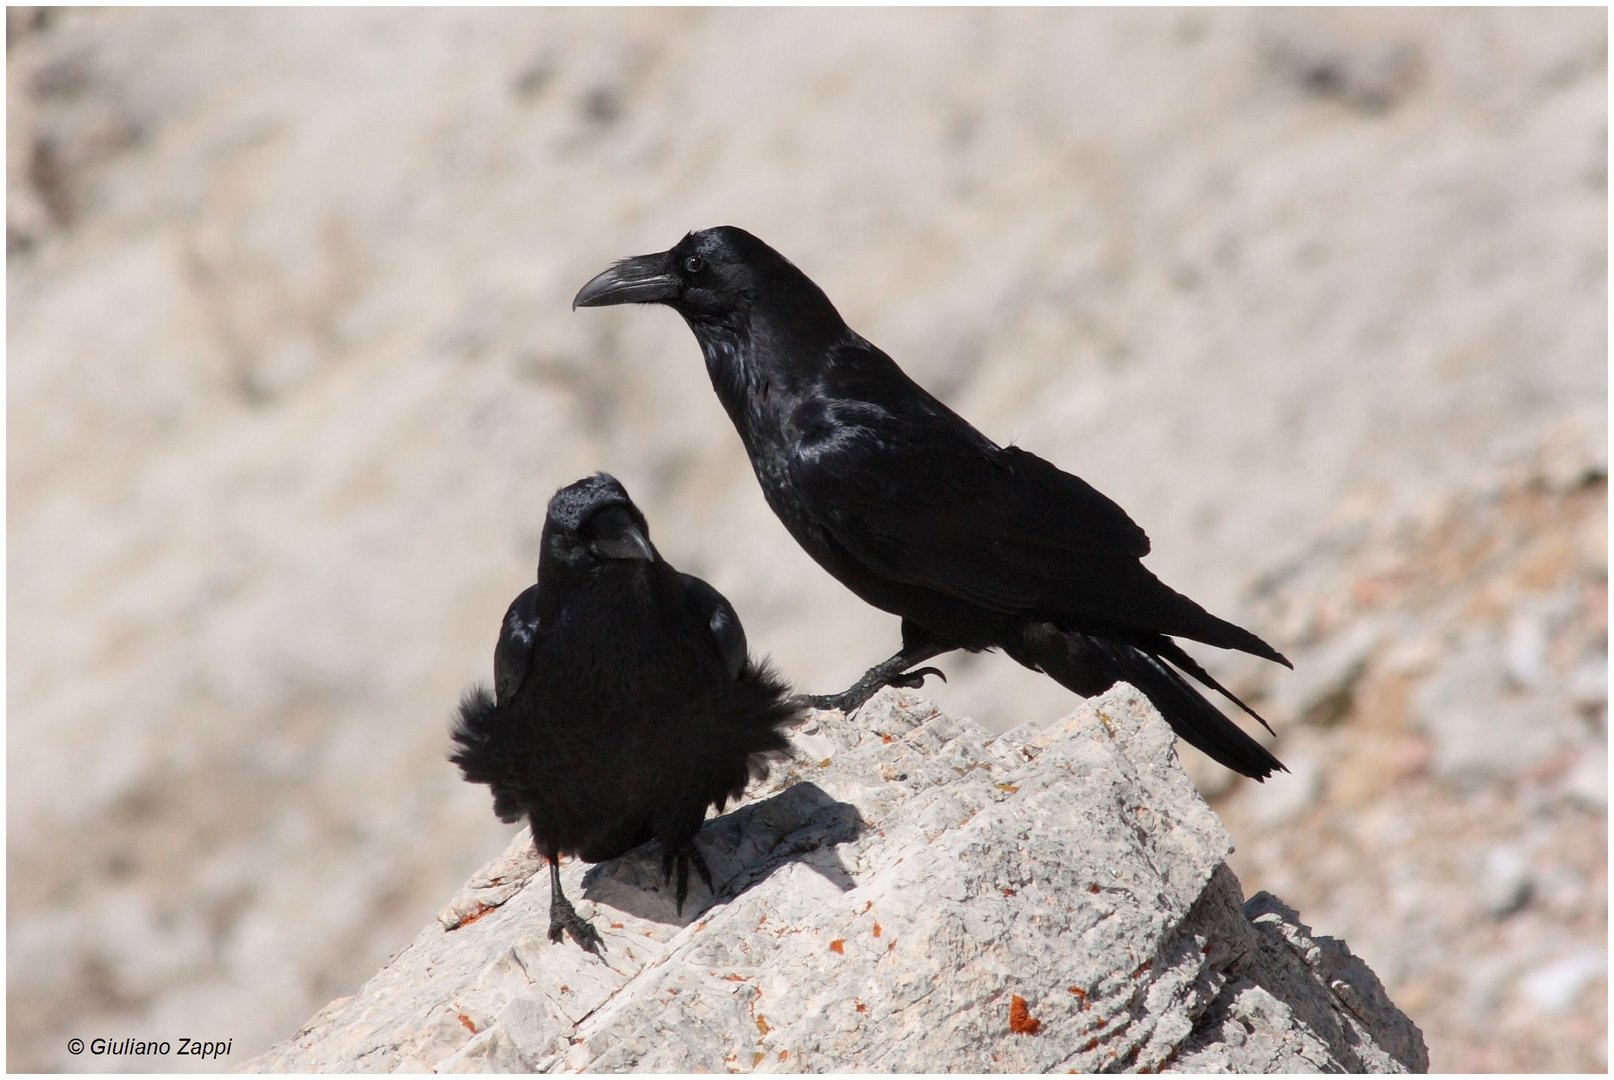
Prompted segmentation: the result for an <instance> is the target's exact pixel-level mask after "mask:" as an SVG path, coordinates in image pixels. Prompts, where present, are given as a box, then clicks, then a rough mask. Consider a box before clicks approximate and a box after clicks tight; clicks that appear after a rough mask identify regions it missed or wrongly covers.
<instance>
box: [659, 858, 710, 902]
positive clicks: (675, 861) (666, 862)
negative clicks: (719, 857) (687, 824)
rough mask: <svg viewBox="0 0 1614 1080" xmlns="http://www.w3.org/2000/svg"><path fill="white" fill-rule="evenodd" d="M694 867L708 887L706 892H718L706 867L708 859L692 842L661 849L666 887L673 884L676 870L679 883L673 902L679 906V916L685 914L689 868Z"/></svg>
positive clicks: (662, 874)
mask: <svg viewBox="0 0 1614 1080" xmlns="http://www.w3.org/2000/svg"><path fill="white" fill-rule="evenodd" d="M691 866H693V867H694V868H695V872H696V873H697V874H699V875H700V878H701V881H702V882H703V883H705V885H706V891H707V892H710V893H715V892H717V887H716V886H715V885H713V884H712V871H711V870H710V869H709V868H708V867H707V865H706V857H705V856H704V855H702V854H701V849H700V848H698V847H696V846H695V841H693V840H691V841H689V842H688V843H686V844H683V845H682V846H680V847H668V846H666V845H665V844H664V845H662V849H661V884H662V885H663V886H666V885H668V884H671V883H672V880H673V871H674V870H676V871H677V872H678V874H677V883H676V885H675V886H674V888H673V902H674V904H676V905H677V908H678V914H680V915H682V914H683V913H684V901H685V900H686V899H687V898H688V897H689V868H690V867H691Z"/></svg>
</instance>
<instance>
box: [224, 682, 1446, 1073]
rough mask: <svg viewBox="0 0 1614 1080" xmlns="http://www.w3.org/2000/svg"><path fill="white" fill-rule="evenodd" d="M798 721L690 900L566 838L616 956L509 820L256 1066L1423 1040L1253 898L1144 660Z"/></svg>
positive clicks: (780, 1066) (1347, 969) (505, 1066)
mask: <svg viewBox="0 0 1614 1080" xmlns="http://www.w3.org/2000/svg"><path fill="white" fill-rule="evenodd" d="M794 742H795V758H794V760H792V761H791V762H790V763H789V764H788V765H786V766H783V767H781V768H779V769H776V770H775V773H774V775H773V776H772V777H771V778H770V779H769V780H768V781H767V782H766V783H764V784H761V785H759V786H758V787H757V788H756V789H754V790H753V791H752V792H751V793H750V797H749V799H748V801H747V802H746V803H745V804H744V805H742V806H741V807H739V808H738V809H736V810H734V811H732V812H730V813H729V814H727V815H724V816H723V817H720V818H717V819H714V820H712V821H709V822H708V823H707V825H706V827H705V828H704V829H703V830H702V832H701V834H700V836H699V838H698V841H697V842H698V843H699V844H700V845H701V847H702V849H703V851H704V852H705V854H706V858H707V861H708V862H709V863H710V865H711V868H712V871H713V874H714V876H715V877H716V879H717V881H718V895H717V896H715V897H714V896H711V895H709V894H707V893H706V891H705V890H704V889H698V890H697V891H696V893H695V894H693V895H692V896H691V897H690V903H689V905H688V906H686V910H685V914H684V916H683V917H682V918H680V917H678V916H676V915H675V914H674V911H673V904H672V899H671V897H670V896H669V895H668V893H667V892H666V891H665V890H664V889H663V888H662V886H661V883H660V876H659V872H658V852H657V850H656V848H655V846H654V845H653V844H652V845H647V846H645V847H643V848H640V849H637V850H636V851H634V852H632V853H630V854H628V855H627V856H624V857H622V858H620V859H617V860H614V861H611V862H607V863H602V864H599V865H597V866H585V865H583V864H580V863H577V862H571V863H569V864H568V865H566V866H565V867H563V870H562V875H561V876H562V879H563V882H564V885H565V887H566V890H567V893H568V895H571V896H573V897H574V898H577V899H579V900H580V901H581V902H580V903H579V911H580V912H581V913H582V914H583V915H584V916H585V917H586V918H590V919H592V920H593V922H594V924H595V926H596V928H598V929H599V931H600V932H601V934H602V935H603V936H604V939H605V942H606V946H607V949H608V950H609V951H608V952H607V954H606V957H605V960H604V962H601V961H599V960H596V959H594V958H592V957H590V956H588V955H587V954H585V953H584V952H583V951H582V950H580V949H577V948H575V947H573V946H571V945H569V944H563V945H553V944H551V943H550V942H549V941H548V940H547V939H546V937H545V929H546V927H547V925H548V923H547V915H546V913H547V910H548V903H549V891H548V888H547V882H546V880H545V878H546V875H544V874H543V873H542V869H543V864H542V863H541V862H540V861H539V860H538V859H536V858H535V857H534V855H533V853H532V848H531V842H530V838H529V836H528V834H527V832H526V831H525V830H523V831H522V832H521V833H519V834H518V835H517V836H516V837H515V839H514V840H512V841H511V843H510V846H509V847H508V849H507V850H506V851H505V853H504V854H503V855H502V856H501V857H500V858H498V859H496V860H494V861H493V862H491V863H489V864H488V865H487V866H485V867H484V868H483V869H482V870H481V871H480V872H478V873H477V874H476V875H475V876H474V877H473V878H472V879H471V880H470V881H469V882H468V883H467V884H466V886H465V887H464V889H462V890H461V892H460V893H459V895H457V896H456V897H455V898H454V899H453V900H452V901H451V902H450V903H449V905H448V906H447V907H446V908H445V909H444V910H443V912H442V913H441V914H440V915H439V916H438V919H437V921H436V922H435V923H433V924H431V925H429V926H427V927H426V928H425V929H424V930H422V931H421V932H420V933H419V934H418V935H417V936H416V937H415V939H414V940H413V941H412V942H411V943H410V944H409V945H408V946H407V947H406V948H404V949H403V951H402V952H400V953H399V954H398V955H397V956H396V957H394V958H393V960H392V961H391V962H390V963H388V964H387V965H386V967H384V968H383V969H382V970H381V971H380V972H379V973H378V974H377V975H376V976H375V977H374V978H372V979H371V980H370V981H369V982H368V983H366V984H365V985H364V987H363V988H362V989H361V990H360V991H359V992H358V993H357V994H355V995H353V996H352V997H347V998H341V999H339V1000H337V1001H334V1002H332V1003H331V1004H329V1005H328V1006H326V1007H325V1008H324V1009H323V1010H322V1011H321V1012H320V1013H319V1014H318V1015H316V1016H315V1017H314V1018H313V1019H312V1020H310V1021H309V1022H308V1023H307V1024H306V1025H305V1026H304V1027H303V1028H302V1030H300V1031H299V1032H297V1034H296V1035H295V1036H293V1037H292V1038H291V1039H289V1040H287V1041H285V1042H283V1043H280V1044H279V1045H277V1046H275V1047H274V1048H272V1049H271V1050H270V1051H269V1052H267V1053H266V1054H264V1055H262V1056H260V1057H258V1058H255V1059H253V1060H251V1061H249V1062H247V1063H245V1065H244V1068H246V1069H248V1070H256V1071H389V1070H407V1071H419V1070H426V1069H432V1070H436V1071H439V1072H474V1071H513V1070H534V1069H536V1070H546V1071H580V1070H585V1069H586V1070H609V1071H620V1070H629V1069H634V1070H654V1071H678V1072H689V1071H717V1070H719V1069H726V1070H728V1071H770V1072H786V1071H791V1072H793V1071H815V1072H823V1071H900V1072H907V1071H944V1070H964V1071H994V1072H995V1071H1011V1072H1042V1071H1062V1070H1067V1069H1074V1070H1079V1071H1083V1072H1088V1071H1102V1070H1138V1071H1142V1070H1148V1071H1156V1070H1182V1071H1192V1072H1214V1071H1240V1072H1243V1071H1264V1072H1279V1071H1286V1072H1287V1071H1315V1070H1319V1069H1326V1070H1337V1069H1345V1070H1349V1071H1353V1072H1356V1071H1374V1072H1404V1071H1417V1070H1422V1069H1425V1068H1427V1064H1428V1056H1427V1051H1426V1050H1425V1047H1424V1042H1423V1037H1422V1035H1421V1034H1420V1033H1419V1031H1418V1029H1417V1027H1416V1026H1414V1024H1413V1023H1412V1021H1411V1020H1409V1019H1408V1018H1407V1017H1406V1016H1405V1015H1404V1014H1403V1013H1401V1011H1400V1010H1399V1009H1397V1008H1396V1007H1395V1005H1394V1004H1393V1003H1391V1002H1390V1001H1389V999H1388V998H1387V997H1386V995H1385V992H1384V989H1383V987H1382V985H1381V984H1380V982H1379V980H1378V978H1377V977H1376V976H1374V974H1373V973H1372V972H1371V971H1369V970H1368V969H1367V967H1366V966H1365V965H1364V964H1363V963H1362V962H1361V961H1360V960H1358V959H1357V958H1356V957H1354V956H1353V955H1352V954H1351V953H1350V951H1349V950H1348V949H1347V948H1346V947H1345V945H1344V943H1343V942H1340V941H1337V940H1334V939H1331V938H1327V937H1323V936H1320V935H1317V934H1314V933H1313V931H1312V930H1311V929H1310V928H1309V927H1307V926H1306V925H1305V924H1304V923H1302V922H1301V921H1300V919H1299V917H1298V916H1297V914H1296V913H1295V912H1294V911H1293V910H1291V909H1290V908H1289V907H1287V906H1286V905H1285V904H1284V903H1283V902H1282V901H1280V900H1278V899H1277V898H1275V897H1272V896H1270V895H1267V894H1265V893H1261V894H1257V895H1256V896H1255V897H1253V898H1251V899H1250V900H1248V901H1245V900H1244V898H1243V896H1242V893H1241V890H1240V888H1239V883H1238V880H1237V879H1236V878H1235V877H1234V875H1233V873H1232V871H1231V870H1229V869H1228V868H1227V866H1226V865H1225V863H1224V859H1225V858H1226V856H1227V855H1228V853H1229V852H1230V851H1231V850H1232V843H1231V840H1230V838H1229V837H1228V834H1227V832H1226V831H1225V830H1224V829H1223V827H1222V824H1221V822H1220V821H1219V820H1218V819H1217V817H1216V815H1215V814H1214V813H1213V812H1212V811H1211V809H1210V808H1209V807H1208V806H1207V805H1206V804H1205V802H1204V800H1203V799H1202V798H1201V797H1200V795H1199V793H1198V792H1197V790H1196V789H1195V788H1194V786H1193V785H1192V783H1191V782H1190V781H1189V779H1188V777H1187V775H1186V774H1185V773H1184V772H1183V771H1182V768H1181V767H1180V765H1179V764H1178V762H1177V758H1176V754H1175V751H1174V748H1173V739H1172V735H1171V732H1170V729H1169V728H1167V726H1166V725H1165V723H1164V722H1163V721H1162V720H1161V719H1160V717H1159V715H1158V714H1157V713H1156V712H1155V711H1154V710H1153V708H1152V707H1151V706H1150V705H1149V704H1148V702H1147V701H1146V700H1145V699H1144V698H1143V697H1142V696H1141V695H1139V694H1138V693H1137V691H1135V690H1134V689H1132V688H1131V687H1129V686H1126V685H1124V684H1123V685H1118V686H1116V687H1115V688H1113V689H1112V690H1111V691H1109V692H1108V693H1107V694H1104V695H1103V696H1101V697H1097V698H1094V699H1092V700H1091V701H1089V702H1087V703H1086V704H1084V705H1083V706H1081V707H1080V708H1078V709H1077V710H1076V711H1075V712H1073V713H1072V714H1070V715H1069V716H1068V717H1066V718H1065V719H1064V720H1061V721H1059V722H1057V723H1054V724H1052V725H1050V726H1048V727H1047V728H1045V729H1043V730H1041V731H1038V730H1036V729H1035V727H1034V726H1032V725H1027V726H1025V727H1021V728H1016V729H1014V730H1012V731H1009V732H1007V733H1005V734H1002V735H999V736H996V737H993V736H991V735H989V734H988V733H987V732H986V731H985V730H984V729H982V728H981V727H979V726H977V725H976V724H975V723H973V722H972V721H968V720H960V719H955V718H953V717H951V716H948V715H945V714H942V713H940V712H938V711H937V710H936V709H935V707H934V706H933V705H931V704H929V703H928V702H926V701H925V700H923V699H921V698H918V697H916V696H914V695H909V694H899V693H895V692H892V691H886V692H884V693H883V694H882V695H880V696H879V697H877V698H876V699H874V700H873V701H872V702H871V703H870V704H869V705H868V706H867V707H866V708H865V709H864V711H863V712H862V713H861V714H859V715H858V716H856V717H854V718H852V719H850V720H848V719H847V718H845V717H843V716H842V715H841V714H840V713H836V712H819V713H814V714H813V715H812V717H811V719H810V720H809V721H808V723H807V725H806V727H805V728H804V729H802V730H801V731H799V732H798V733H797V734H796V737H795V740H794ZM1287 779H1288V778H1286V777H1283V776H1280V777H1278V778H1277V779H1276V780H1275V781H1274V782H1276V783H1284V782H1286V780H1287Z"/></svg>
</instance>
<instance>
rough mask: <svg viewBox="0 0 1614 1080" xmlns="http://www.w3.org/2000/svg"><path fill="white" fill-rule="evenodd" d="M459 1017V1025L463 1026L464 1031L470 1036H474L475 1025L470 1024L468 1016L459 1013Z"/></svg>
mask: <svg viewBox="0 0 1614 1080" xmlns="http://www.w3.org/2000/svg"><path fill="white" fill-rule="evenodd" d="M459 1016H460V1023H461V1024H464V1025H465V1030H466V1031H469V1032H470V1033H471V1034H472V1035H475V1034H476V1025H475V1024H473V1023H472V1022H471V1018H470V1017H469V1016H466V1015H465V1014H464V1013H460V1014H459Z"/></svg>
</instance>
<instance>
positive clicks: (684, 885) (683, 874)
mask: <svg viewBox="0 0 1614 1080" xmlns="http://www.w3.org/2000/svg"><path fill="white" fill-rule="evenodd" d="M688 895H689V856H688V855H686V854H684V853H683V852H679V853H678V888H677V889H675V890H674V891H673V902H674V904H675V905H676V906H677V911H678V914H680V915H682V914H683V913H684V898H685V897H686V896H688Z"/></svg>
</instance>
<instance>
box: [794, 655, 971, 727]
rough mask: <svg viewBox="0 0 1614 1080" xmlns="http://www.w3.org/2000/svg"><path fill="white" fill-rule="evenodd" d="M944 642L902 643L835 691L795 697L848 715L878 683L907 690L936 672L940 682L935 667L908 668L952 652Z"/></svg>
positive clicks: (876, 687)
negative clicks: (897, 651)
mask: <svg viewBox="0 0 1614 1080" xmlns="http://www.w3.org/2000/svg"><path fill="white" fill-rule="evenodd" d="M952 651H953V650H952V647H951V646H947V645H934V644H931V643H929V642H926V643H924V644H916V645H904V646H903V647H902V651H901V652H899V653H897V654H896V655H895V656H893V657H891V659H889V660H887V661H885V662H884V663H881V664H876V665H874V666H873V667H871V668H870V669H869V670H868V671H867V672H865V673H864V675H863V677H862V678H861V679H859V680H858V681H857V682H855V683H853V684H852V685H851V686H850V687H848V688H847V689H846V690H843V691H841V692H840V693H839V694H801V695H798V696H797V698H796V699H795V700H796V701H799V702H800V703H802V704H804V705H806V706H807V707H808V708H812V709H839V710H841V711H842V712H844V713H847V714H848V715H850V714H851V713H854V712H856V711H857V710H859V709H861V708H862V707H863V703H864V702H865V701H868V700H869V698H871V697H873V696H874V695H875V694H876V693H877V692H878V691H879V690H880V688H881V687H885V686H901V687H904V688H906V689H909V690H917V689H919V687H921V686H923V685H925V677H926V676H929V675H940V676H941V680H942V681H943V682H946V681H947V676H946V675H942V673H941V671H940V670H939V669H937V668H933V667H927V668H919V669H918V670H917V671H909V670H908V669H909V668H911V667H913V665H915V664H918V663H921V662H923V661H925V660H929V659H930V658H931V657H933V656H940V655H941V654H942V653H944V652H952Z"/></svg>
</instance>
